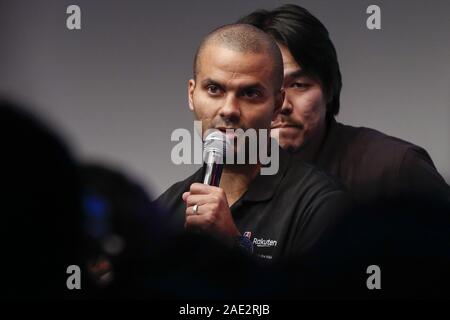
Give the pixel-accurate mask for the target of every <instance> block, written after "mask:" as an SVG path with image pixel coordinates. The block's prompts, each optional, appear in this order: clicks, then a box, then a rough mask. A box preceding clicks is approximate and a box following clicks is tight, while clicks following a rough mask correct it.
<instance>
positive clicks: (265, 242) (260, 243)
mask: <svg viewBox="0 0 450 320" xmlns="http://www.w3.org/2000/svg"><path fill="white" fill-rule="evenodd" d="M253 244H254V245H255V246H257V247H259V248H268V247H276V246H277V241H276V240H272V239H263V238H261V239H258V238H254V239H253Z"/></svg>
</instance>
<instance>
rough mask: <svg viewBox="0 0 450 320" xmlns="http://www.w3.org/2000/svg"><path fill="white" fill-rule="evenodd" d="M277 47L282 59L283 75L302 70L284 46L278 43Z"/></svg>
mask: <svg viewBox="0 0 450 320" xmlns="http://www.w3.org/2000/svg"><path fill="white" fill-rule="evenodd" d="M278 47H279V48H280V51H281V55H282V57H283V68H284V74H287V73H290V72H293V71H297V70H301V69H302V68H301V67H300V65H299V64H298V63H297V61H295V59H294V57H293V56H292V54H291V52H290V51H289V49H288V48H287V47H286V46H284V45H282V44H279V43H278Z"/></svg>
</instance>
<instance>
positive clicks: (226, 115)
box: [219, 95, 241, 123]
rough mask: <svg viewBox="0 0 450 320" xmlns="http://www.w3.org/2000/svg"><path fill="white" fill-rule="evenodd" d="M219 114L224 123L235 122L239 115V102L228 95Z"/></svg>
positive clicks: (237, 120)
mask: <svg viewBox="0 0 450 320" xmlns="http://www.w3.org/2000/svg"><path fill="white" fill-rule="evenodd" d="M219 115H220V117H221V118H222V120H223V121H225V122H226V123H237V122H239V119H240V117H241V110H240V107H239V102H238V101H237V99H235V97H233V96H231V95H230V96H229V97H227V99H226V100H225V103H224V105H223V106H222V108H220V111H219Z"/></svg>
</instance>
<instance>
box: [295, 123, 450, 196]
mask: <svg viewBox="0 0 450 320" xmlns="http://www.w3.org/2000/svg"><path fill="white" fill-rule="evenodd" d="M298 156H299V157H301V154H298ZM302 160H304V161H306V162H309V163H311V164H312V165H314V166H317V167H318V168H319V169H321V170H324V171H325V172H327V173H329V174H330V175H332V176H333V177H335V178H336V179H338V180H339V181H341V182H342V183H343V184H344V185H345V186H346V187H347V189H348V190H349V193H350V194H351V195H352V196H353V199H354V200H355V201H356V203H359V204H368V203H374V202H375V203H382V202H383V201H385V200H391V199H396V198H399V197H408V198H417V197H424V198H432V199H433V200H439V201H443V202H444V203H445V202H446V203H450V187H449V186H448V185H447V183H446V182H445V180H444V179H443V178H442V177H441V175H440V174H439V173H438V172H437V170H436V168H435V166H434V164H433V161H432V160H431V158H430V156H429V155H428V153H427V152H426V151H425V150H424V149H423V148H421V147H419V146H416V145H414V144H412V143H409V142H407V141H403V140H401V139H398V138H395V137H391V136H388V135H386V134H384V133H382V132H379V131H377V130H373V129H370V128H364V127H352V126H348V125H344V124H341V123H338V122H336V121H335V120H334V119H333V121H331V123H330V125H329V127H328V130H327V134H326V137H325V139H324V141H323V143H322V146H321V147H320V149H319V152H317V153H316V155H315V156H314V157H313V158H310V159H306V158H303V159H302Z"/></svg>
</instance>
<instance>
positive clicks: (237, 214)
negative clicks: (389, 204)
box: [157, 149, 349, 260]
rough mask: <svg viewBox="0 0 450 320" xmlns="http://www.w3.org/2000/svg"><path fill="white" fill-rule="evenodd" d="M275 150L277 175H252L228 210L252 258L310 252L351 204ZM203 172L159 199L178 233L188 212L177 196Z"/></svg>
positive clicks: (335, 187) (320, 176) (319, 175)
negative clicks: (249, 243)
mask: <svg viewBox="0 0 450 320" xmlns="http://www.w3.org/2000/svg"><path fill="white" fill-rule="evenodd" d="M279 150H280V157H279V160H280V164H279V170H278V173H277V174H275V175H258V176H256V177H255V178H254V179H253V181H252V182H251V183H250V185H249V187H248V190H247V192H245V193H244V195H243V196H242V197H241V198H240V199H239V200H238V201H236V202H235V203H234V204H233V205H232V206H231V208H230V210H231V214H232V216H233V219H234V222H235V224H236V226H237V228H238V229H239V231H240V232H241V234H242V235H244V236H247V237H249V238H250V240H251V241H252V242H253V245H254V254H255V255H257V256H259V257H261V258H265V259H269V260H270V259H280V258H299V257H306V256H307V255H309V254H314V252H315V251H314V250H315V249H316V248H318V247H319V244H320V243H321V242H322V241H323V240H325V238H326V235H327V234H329V232H330V231H331V229H333V228H334V227H335V225H336V224H337V222H338V221H339V220H340V219H341V217H342V215H343V214H345V213H346V211H347V208H348V205H349V197H348V195H347V193H346V192H345V191H344V189H343V187H342V186H341V185H340V184H339V183H337V182H336V181H335V180H333V179H332V178H330V177H329V176H328V175H326V174H325V173H323V172H321V171H319V170H317V169H316V168H314V167H312V166H310V165H308V164H306V163H304V162H302V161H300V160H298V159H296V158H295V157H293V156H292V155H290V154H289V153H287V152H286V151H283V150H282V149H279ZM202 171H203V170H202V169H200V170H198V171H197V172H195V173H194V174H193V175H191V176H190V177H188V178H187V179H185V180H183V181H181V182H178V183H175V184H174V185H173V186H171V187H170V188H169V189H168V190H167V191H165V192H164V193H163V194H162V195H161V196H160V197H159V198H158V200H157V201H158V202H159V204H160V205H161V206H162V207H165V208H166V209H167V212H168V215H169V219H170V220H171V222H172V223H173V225H174V226H175V229H176V230H178V231H180V232H183V230H184V222H185V210H186V205H185V203H184V201H183V200H182V198H181V196H182V194H183V192H185V191H188V190H189V188H190V186H191V184H192V183H194V182H201V181H202V177H203V172H202Z"/></svg>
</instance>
